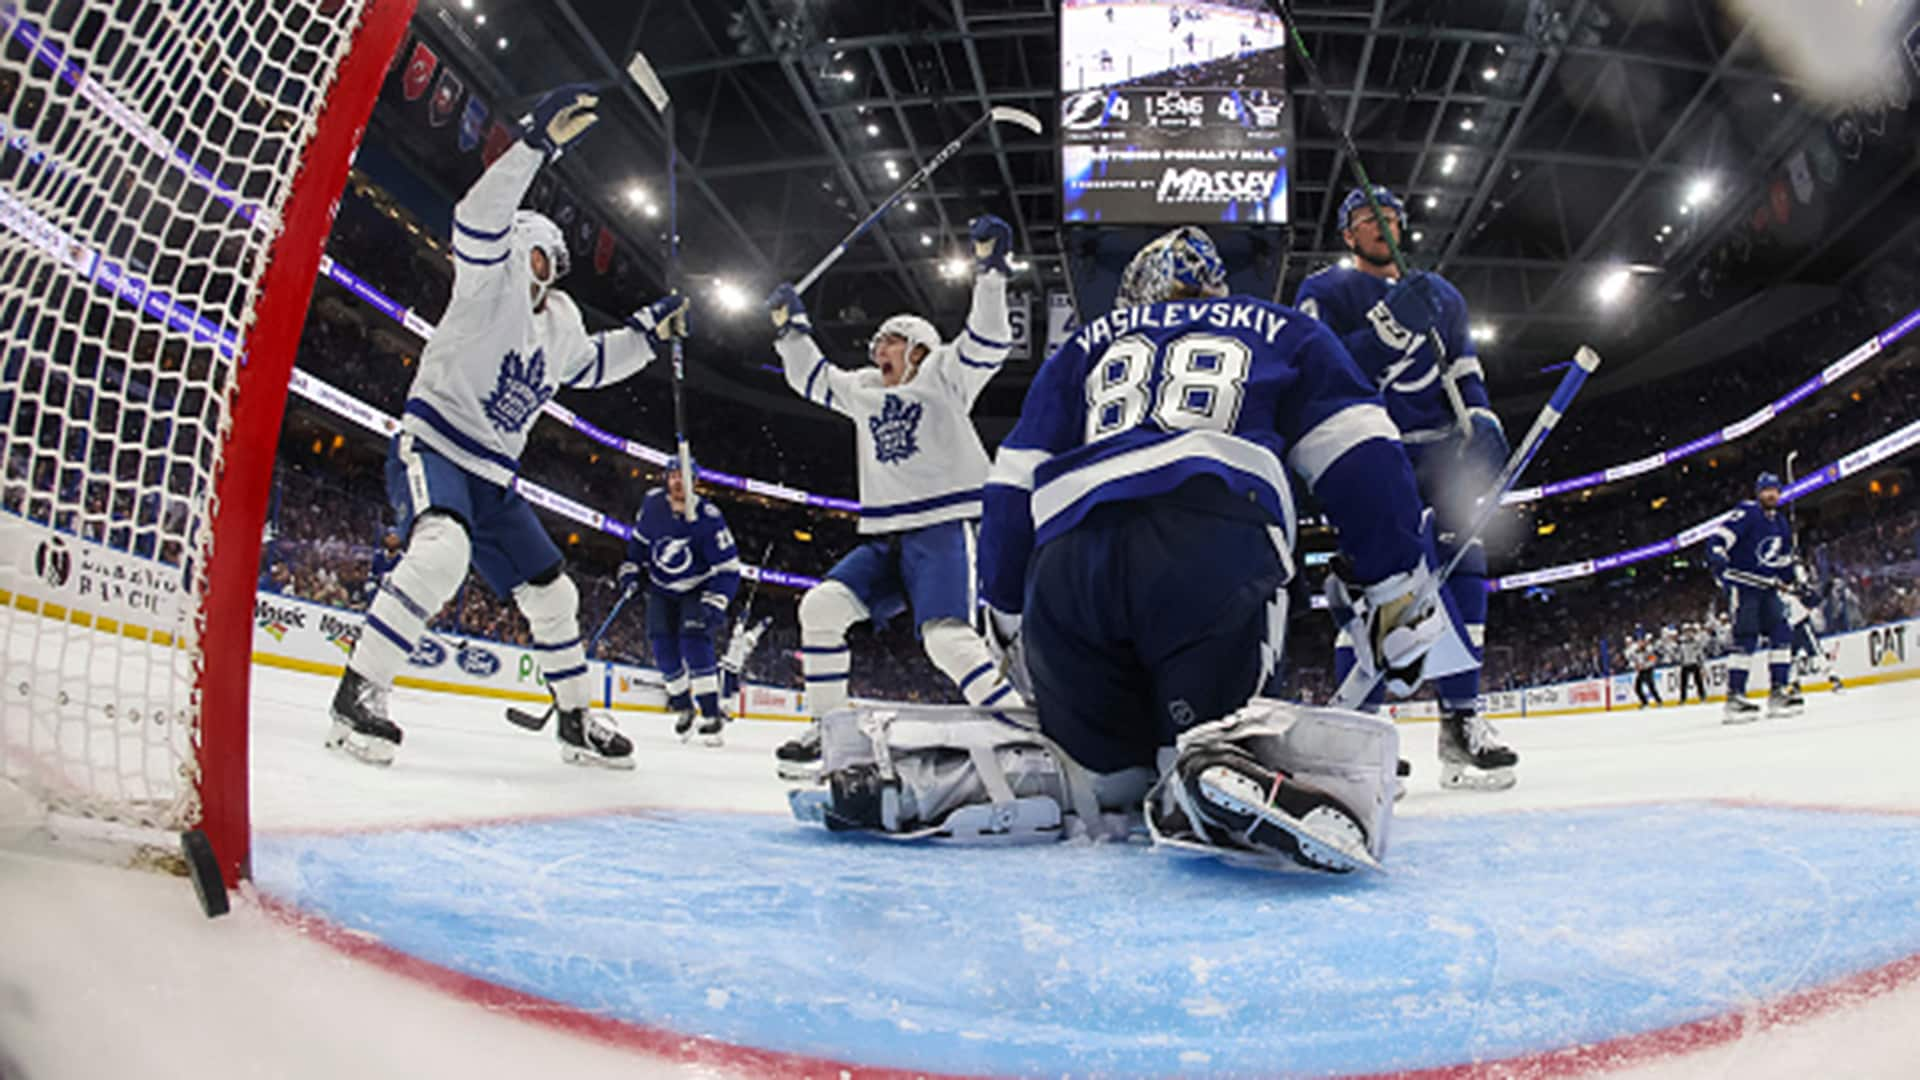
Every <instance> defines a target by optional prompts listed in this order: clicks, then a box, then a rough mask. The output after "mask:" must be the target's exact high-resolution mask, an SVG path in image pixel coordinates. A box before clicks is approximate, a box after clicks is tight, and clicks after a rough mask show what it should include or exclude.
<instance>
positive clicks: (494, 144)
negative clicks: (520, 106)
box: [480, 120, 513, 165]
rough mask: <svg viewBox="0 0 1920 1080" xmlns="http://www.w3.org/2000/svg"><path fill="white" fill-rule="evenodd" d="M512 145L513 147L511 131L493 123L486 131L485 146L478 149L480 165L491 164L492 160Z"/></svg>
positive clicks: (506, 127) (499, 123)
mask: <svg viewBox="0 0 1920 1080" xmlns="http://www.w3.org/2000/svg"><path fill="white" fill-rule="evenodd" d="M512 145H513V129H512V128H510V127H508V126H507V125H506V124H503V123H501V122H500V121H498V120H495V121H494V122H493V126H492V127H491V128H488V129H487V141H486V144H485V145H483V146H481V147H480V162H481V164H483V165H491V164H493V162H494V159H495V158H498V157H499V156H500V155H501V154H504V153H506V152H507V149H508V148H509V147H511V146H512Z"/></svg>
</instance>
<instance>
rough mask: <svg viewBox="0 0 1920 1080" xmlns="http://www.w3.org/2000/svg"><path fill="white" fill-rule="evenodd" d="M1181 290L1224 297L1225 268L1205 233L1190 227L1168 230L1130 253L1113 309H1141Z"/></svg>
mask: <svg viewBox="0 0 1920 1080" xmlns="http://www.w3.org/2000/svg"><path fill="white" fill-rule="evenodd" d="M1182 291H1186V292H1190V293H1192V294H1194V295H1198V296H1225V295H1227V265H1226V263H1225V262H1223V261H1222V260H1221V258H1220V249H1219V248H1217V247H1214V246H1213V238H1212V237H1210V236H1208V235H1207V233H1206V230H1204V229H1201V228H1198V227H1196V226H1193V225H1182V226H1180V227H1179V228H1177V229H1169V230H1168V231H1166V232H1164V233H1161V234H1160V235H1159V236H1156V237H1154V238H1153V239H1152V240H1150V241H1148V242H1147V244H1146V246H1145V247H1142V248H1141V249H1140V250H1139V251H1138V252H1135V253H1134V256H1133V259H1132V260H1131V261H1130V262H1128V263H1127V268H1126V270H1125V271H1124V272H1122V273H1121V275H1120V292H1119V294H1118V296H1116V297H1115V299H1114V307H1116V308H1130V307H1141V306H1143V305H1146V304H1157V303H1160V302H1161V301H1163V300H1171V299H1174V298H1175V296H1176V295H1177V294H1179V293H1180V292H1182Z"/></svg>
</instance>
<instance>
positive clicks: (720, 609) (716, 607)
mask: <svg viewBox="0 0 1920 1080" xmlns="http://www.w3.org/2000/svg"><path fill="white" fill-rule="evenodd" d="M700 613H701V614H702V615H703V616H705V617H706V620H707V634H708V635H709V636H711V637H719V636H720V631H721V629H722V628H723V627H725V626H726V625H727V597H726V594H725V593H717V592H710V593H701V594H700Z"/></svg>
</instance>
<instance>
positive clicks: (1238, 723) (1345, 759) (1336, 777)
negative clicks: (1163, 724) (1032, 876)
mask: <svg viewBox="0 0 1920 1080" xmlns="http://www.w3.org/2000/svg"><path fill="white" fill-rule="evenodd" d="M1209 744H1230V745H1232V746H1234V747H1237V748H1238V749H1240V750H1243V751H1245V752H1246V753H1248V754H1250V755H1252V756H1253V757H1254V758H1255V759H1256V760H1258V761H1259V762H1260V763H1261V764H1263V765H1265V766H1267V767H1268V768H1271V769H1273V770H1276V771H1278V772H1280V773H1281V774H1283V775H1284V776H1286V777H1289V778H1291V779H1294V780H1298V781H1300V782H1302V783H1304V784H1306V785H1310V786H1311V787H1313V788H1317V789H1319V790H1320V791H1323V792H1325V793H1326V794H1328V795H1331V796H1333V797H1334V798H1335V799H1337V800H1338V801H1339V802H1340V803H1341V805H1343V806H1344V807H1346V808H1347V810H1349V811H1350V812H1351V813H1352V815H1353V816H1354V818H1355V819H1356V820H1357V821H1358V823H1359V824H1360V826H1361V828H1362V829H1364V830H1365V833H1366V853H1367V854H1368V855H1370V856H1371V857H1372V862H1373V863H1374V864H1376V865H1377V864H1378V863H1379V861H1380V860H1381V859H1383V858H1384V857H1385V856H1386V853H1387V840H1388V836H1389V833H1390V832H1391V829H1392V824H1393V797H1394V791H1395V787H1396V783H1397V779H1398V777H1397V773H1398V766H1399V760H1400V732H1399V730H1398V729H1397V728H1396V727H1395V726H1394V724H1393V723H1392V722H1391V721H1389V720H1383V719H1381V718H1380V717H1377V716H1372V715H1369V714H1366V713H1359V712H1349V711H1347V710H1344V709H1330V708H1315V707H1312V706H1306V705H1295V704H1292V703H1290V702H1285V701H1276V700H1273V699H1269V698H1255V699H1254V700H1253V701H1251V702H1249V703H1248V704H1247V705H1246V706H1245V707H1244V708H1242V709H1240V710H1239V711H1238V712H1236V713H1234V714H1233V715H1232V716H1229V717H1227V718H1225V719H1223V720H1216V721H1213V722H1212V723H1207V724H1201V725H1199V726H1198V727H1194V728H1192V729H1189V730H1188V731H1186V732H1184V733H1182V734H1181V736H1180V740H1179V743H1178V746H1177V747H1176V754H1183V753H1187V752H1189V751H1191V750H1194V749H1198V748H1203V747H1205V746H1207V745H1209ZM1163 754H1164V752H1163ZM1164 756H1168V757H1170V758H1171V757H1173V756H1174V755H1164ZM1166 771H1167V775H1168V776H1172V774H1173V770H1172V769H1171V768H1169V769H1168V770H1166ZM1178 786H1179V785H1178V781H1177V779H1175V780H1171V781H1169V780H1167V779H1163V780H1162V781H1161V783H1160V784H1158V785H1156V787H1155V790H1154V791H1153V793H1152V794H1150V795H1149V796H1148V797H1149V798H1150V799H1159V798H1167V797H1170V796H1171V795H1172V790H1171V789H1173V788H1176V787H1178ZM1147 816H1148V821H1149V822H1150V823H1151V822H1152V821H1153V820H1154V818H1155V814H1154V813H1153V812H1152V811H1151V810H1150V811H1149V813H1148V815H1147ZM1152 831H1153V838H1154V842H1155V843H1156V844H1162V843H1165V844H1168V845H1170V846H1173V847H1177V848H1182V849H1185V850H1198V851H1202V852H1203V853H1206V854H1218V855H1223V856H1232V855H1244V854H1245V853H1235V852H1229V851H1227V850H1225V849H1217V850H1215V849H1210V848H1207V846H1206V845H1205V844H1204V843H1201V842H1197V841H1196V840H1195V839H1194V838H1192V837H1186V838H1171V837H1168V836H1164V835H1162V833H1161V831H1160V830H1157V829H1155V830H1152ZM1362 861H1365V860H1362Z"/></svg>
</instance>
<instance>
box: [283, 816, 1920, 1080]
mask: <svg viewBox="0 0 1920 1080" xmlns="http://www.w3.org/2000/svg"><path fill="white" fill-rule="evenodd" d="M1395 829H1396V832H1395V836H1394V847H1393V850H1392V852H1391V853H1390V855H1389V859H1388V862H1389V865H1390V868H1391V873H1390V874H1388V875H1384V876H1379V875H1376V876H1367V877H1357V878H1334V877H1326V876H1319V875H1307V874H1264V873H1259V872H1254V871H1247V870H1236V869H1233V868H1230V867H1225V866H1219V865H1216V864H1213V863H1211V862H1206V861H1199V862H1195V861H1191V860H1185V859H1175V858H1169V857H1166V856H1163V855H1157V854H1154V853H1152V852H1149V851H1147V850H1145V849H1144V848H1142V847H1139V846H1137V845H1115V844H1105V845H1089V844H1063V845H1057V846H1049V847H1042V848H1020V849H1012V850H987V849H963V848H952V847H924V846H914V847H903V846H899V845H896V844H893V843H889V842H886V841H881V840H873V839H862V838H848V837H836V836H833V835H830V834H828V833H826V832H824V831H821V830H818V829H817V828H810V827H807V826H803V825H800V824H798V823H795V822H792V821H788V820H785V819H782V818H777V817H772V816H758V815H743V814H710V813H692V812H687V813H680V812H673V813H649V814H644V815H620V816H603V817H589V818H578V819H569V820H560V821H545V822H539V823H529V824H522V825H491V826H487V827H481V828H473V829H465V830H451V831H424V832H382V833H373V834H366V835H348V836H311V837H309V836H288V835H275V836H262V837H260V838H259V839H258V841H257V846H256V852H255V857H254V869H255V874H256V878H257V881H258V884H259V887H260V888H261V889H262V890H264V891H265V892H266V893H268V894H270V895H272V896H275V897H278V898H280V899H282V900H285V901H289V902H291V903H293V904H295V905H297V906H298V907H300V908H303V909H306V910H309V911H312V912H314V913H317V914H320V915H323V916H325V917H327V918H328V919H331V920H333V921H335V922H338V923H340V924H342V925H344V926H347V927H350V928H353V929H357V930H363V931H367V932H371V933H372V934H375V935H377V936H378V937H379V938H380V939H381V940H383V941H384V942H386V943H387V944H388V945H391V946H393V947H395V948H398V949H401V950H403V951H405V952H408V953H411V954H413V955H416V956H418V957H421V958H423V959H426V960H429V961H432V962H434V963H436V964H440V965H444V966H446V967H449V968H454V969H456V970H459V971H462V972H466V973H468V974H471V975H475V976H479V977H481V978H485V979H488V980H492V981H494V982H497V983H501V984H504V985H506V986H509V987H513V988H514V989H517V990H521V991H525V992H528V993H532V994H538V995H541V996H543V997H547V998H551V999H553V1000H555V1001H559V1002H564V1003H566V1004H568V1005H571V1006H574V1007H577V1008H580V1009H583V1010H587V1011H590V1012H594V1013H599V1014H605V1015H608V1016H612V1017H617V1018H621V1019H624V1020H628V1021H632V1022H635V1023H639V1024H646V1025H652V1026H657V1027H664V1028H669V1029H673V1030H676V1031H680V1032H684V1033H688V1034H696V1035H704V1036H710V1037H713V1038H717V1039H721V1040H725V1041H728V1042H732V1043H738V1044H743V1045H748V1046H755V1047H761V1048H765V1049H770V1050H778V1051H785V1052H789V1053H798V1054H805V1055H812V1056H819V1057H825V1058H831V1059H836V1060H840V1061H847V1062H854V1063H858V1064H862V1065H875V1066H891V1067H896V1068H909V1069H925V1070H938V1071H942V1072H964V1073H991V1074H1022V1075H1038V1074H1046V1075H1064V1074H1071V1075H1090V1074H1097V1075H1102V1076H1145V1075H1156V1076H1165V1075H1173V1074H1179V1075H1196V1074H1206V1075H1236V1074H1260V1075H1303V1076H1305V1075H1328V1074H1340V1073H1355V1072H1373V1071H1383V1070H1395V1069H1406V1068H1415V1067H1430V1066H1441V1065H1449V1064H1457V1063H1461V1062H1467V1061H1473V1060H1487V1059H1493V1058H1501V1057H1508V1056H1513V1055H1518V1054H1525V1053H1529V1052H1538V1051H1544V1050H1549V1049H1553V1048H1556V1047H1562V1046H1567V1045H1571V1044H1575V1043H1582V1042H1593V1041H1598V1040H1603V1039H1607V1038H1612V1037H1617V1036H1620V1035H1625V1034H1632V1033H1636V1032H1641V1031H1648V1030H1653V1029H1657V1028H1662V1027H1667V1026H1670V1025H1673V1024H1679V1023H1684V1022H1686V1021H1690V1020H1696V1019H1700V1018H1703V1017H1708V1016H1713V1015H1718V1014H1722V1013H1725V1012H1728V1011H1730V1010H1734V1009H1738V1008H1741V1007H1743V1006H1746V1005H1750V1004H1752V1003H1755V1002H1757V1001H1761V1000H1766V999H1771V998H1778V997H1780V996H1783V995H1786V994H1789V993H1792V992H1794V991H1797V990H1802V989H1806V988H1810V987H1815V986H1818V985H1820V984H1823V983H1827V982H1831V981H1833V980H1835V979H1838V978H1841V977H1844V976H1846V975H1849V974H1852V973H1855V972H1859V971H1863V970H1867V969H1870V968H1874V967H1877V966H1880V965H1883V964H1886V963H1890V962H1892V961H1894V960H1898V959H1900V958H1902V957H1905V956H1909V955H1912V954H1914V953H1916V952H1920V818H1913V817H1897V816H1882V815H1873V814H1840V813H1813V812H1801V811H1792V810H1777V809H1763V808H1739V807H1725V806H1710V805H1708V806H1702V805H1674V806H1634V807H1622V808H1604V809H1586V810H1562V811H1542V812H1530V813H1505V814H1495V815H1476V816H1472V817H1459V818H1438V819H1434V818H1429V819H1417V818H1416V819H1411V820H1403V821H1400V822H1396V825H1395Z"/></svg>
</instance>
